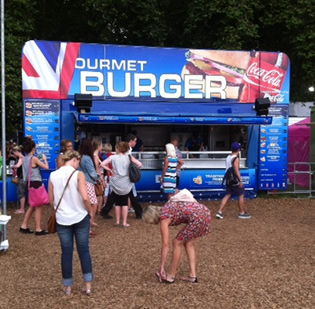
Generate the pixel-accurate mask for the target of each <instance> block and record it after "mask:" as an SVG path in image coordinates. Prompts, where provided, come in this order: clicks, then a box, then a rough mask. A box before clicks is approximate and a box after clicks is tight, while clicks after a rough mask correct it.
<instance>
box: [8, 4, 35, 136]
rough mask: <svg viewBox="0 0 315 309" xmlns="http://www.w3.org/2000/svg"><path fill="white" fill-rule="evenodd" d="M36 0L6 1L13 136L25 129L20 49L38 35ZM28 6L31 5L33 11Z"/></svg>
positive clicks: (11, 134) (9, 125)
mask: <svg viewBox="0 0 315 309" xmlns="http://www.w3.org/2000/svg"><path fill="white" fill-rule="evenodd" d="M35 3H36V0H10V1H6V2H5V8H4V9H5V94H6V131H7V136H8V137H14V136H15V134H16V130H20V131H21V129H22V121H21V119H22V115H23V107H22V106H23V105H22V90H21V89H22V78H21V50H22V47H23V45H24V43H25V42H26V41H27V40H29V39H30V38H33V36H34V35H35V33H36V32H35V31H34V30H35V27H34V15H35V16H36V13H37V12H36V10H34V9H33V7H34V5H35ZM29 8H32V10H30V9H29Z"/></svg>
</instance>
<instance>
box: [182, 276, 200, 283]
mask: <svg viewBox="0 0 315 309" xmlns="http://www.w3.org/2000/svg"><path fill="white" fill-rule="evenodd" d="M180 280H183V281H187V282H190V283H198V278H197V277H191V276H188V277H181V278H180Z"/></svg>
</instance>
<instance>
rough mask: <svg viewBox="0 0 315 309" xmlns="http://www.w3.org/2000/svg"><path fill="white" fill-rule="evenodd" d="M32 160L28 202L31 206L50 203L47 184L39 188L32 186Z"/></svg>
mask: <svg viewBox="0 0 315 309" xmlns="http://www.w3.org/2000/svg"><path fill="white" fill-rule="evenodd" d="M32 160H33V157H31V160H30V167H29V173H28V204H29V205H30V207H39V206H43V205H46V204H49V197H48V193H47V190H46V188H45V186H44V185H43V184H42V185H41V186H40V187H39V188H32V187H30V183H31V171H32Z"/></svg>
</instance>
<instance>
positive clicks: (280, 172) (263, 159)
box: [259, 107, 288, 190]
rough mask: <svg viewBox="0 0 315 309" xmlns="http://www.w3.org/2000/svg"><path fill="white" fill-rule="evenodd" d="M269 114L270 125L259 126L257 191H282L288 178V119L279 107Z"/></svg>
mask: <svg viewBox="0 0 315 309" xmlns="http://www.w3.org/2000/svg"><path fill="white" fill-rule="evenodd" d="M271 113H272V114H273V119H272V124H271V125H270V126H267V125H262V126H260V140H259V144H260V145H259V161H260V164H259V166H260V172H259V189H260V190H273V189H274V190H284V189H286V188H287V178H288V119H287V116H284V115H283V110H282V109H281V107H278V108H273V109H271ZM279 167H280V168H279Z"/></svg>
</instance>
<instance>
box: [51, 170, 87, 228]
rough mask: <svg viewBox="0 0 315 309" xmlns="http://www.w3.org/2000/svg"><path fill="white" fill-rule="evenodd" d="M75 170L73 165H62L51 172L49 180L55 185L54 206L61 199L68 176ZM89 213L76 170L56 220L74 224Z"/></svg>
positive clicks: (65, 223)
mask: <svg viewBox="0 0 315 309" xmlns="http://www.w3.org/2000/svg"><path fill="white" fill-rule="evenodd" d="M73 171H74V168H73V167H72V166H62V167H60V168H59V169H58V170H56V171H54V172H52V173H51V174H50V178H49V181H50V182H51V183H52V184H53V186H54V208H55V209H56V207H57V204H58V202H59V200H60V197H61V195H62V192H63V190H64V188H65V186H66V184H67V181H68V178H69V177H70V175H71V173H72V172H73ZM87 214H88V212H87V210H86V208H85V205H84V202H83V200H82V197H81V194H80V192H79V190H78V171H77V172H75V173H74V174H73V175H72V177H71V179H70V182H69V184H68V186H67V189H66V191H65V194H64V196H63V198H62V200H61V203H60V205H59V207H58V210H57V213H56V220H57V223H58V224H61V225H72V224H75V223H78V222H80V221H82V220H83V219H84V217H85V216H86V215H87Z"/></svg>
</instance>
